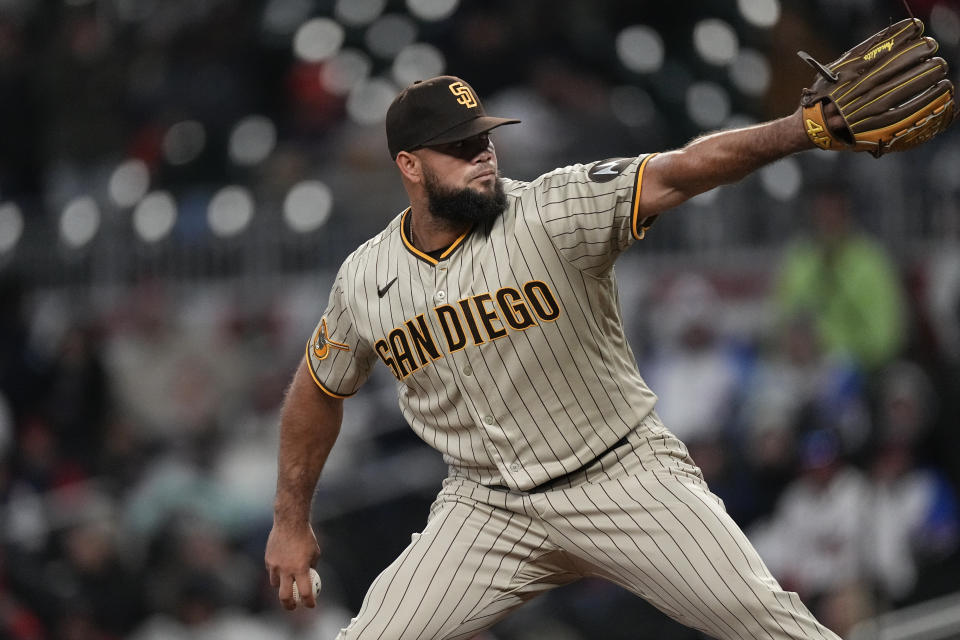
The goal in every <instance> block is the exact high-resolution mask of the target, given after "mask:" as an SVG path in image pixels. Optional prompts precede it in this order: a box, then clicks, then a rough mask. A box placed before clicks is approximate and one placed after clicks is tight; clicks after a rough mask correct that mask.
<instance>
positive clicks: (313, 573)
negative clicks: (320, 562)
mask: <svg viewBox="0 0 960 640" xmlns="http://www.w3.org/2000/svg"><path fill="white" fill-rule="evenodd" d="M310 582H312V583H313V597H314V599H316V598H318V597H319V596H320V574H319V573H317V570H316V569H314V568H313V567H310ZM293 601H294V602H296V603H297V604H300V589H299V588H298V587H297V581H296V580H294V581H293Z"/></svg>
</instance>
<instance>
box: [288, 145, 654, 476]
mask: <svg viewBox="0 0 960 640" xmlns="http://www.w3.org/2000/svg"><path fill="white" fill-rule="evenodd" d="M650 157H652V156H649V155H648V156H640V157H636V158H621V159H614V160H608V161H604V162H596V163H592V164H586V165H581V164H578V165H573V166H570V167H565V168H561V169H557V170H554V171H552V172H550V173H547V174H545V175H543V176H540V177H539V178H537V179H536V180H533V181H531V182H521V181H516V180H508V179H505V180H504V188H505V191H506V194H507V200H508V206H507V209H506V210H505V211H504V212H503V214H502V215H500V216H497V217H496V218H493V219H491V220H489V221H486V222H483V223H478V224H476V225H474V227H473V228H472V229H471V230H470V231H468V232H467V233H465V234H464V235H463V236H461V237H460V238H458V239H457V240H456V242H454V243H453V244H452V245H451V246H450V247H449V248H448V249H446V250H445V251H444V253H443V254H442V255H440V256H439V257H438V258H433V257H431V256H429V255H426V254H424V253H422V252H420V251H418V250H417V249H416V248H415V247H414V246H413V244H412V243H411V242H410V240H409V238H408V237H407V235H406V232H405V226H404V222H405V219H406V217H407V216H409V215H410V210H409V209H407V210H406V211H404V212H403V213H401V214H400V215H398V216H397V217H396V218H394V219H393V220H392V221H391V222H390V224H389V225H388V226H387V228H386V229H385V230H384V231H382V232H381V233H380V234H378V235H377V236H375V237H374V238H372V239H370V240H368V241H367V242H366V243H364V244H363V245H361V246H360V247H359V248H358V249H357V250H356V251H354V252H353V253H352V254H351V255H350V256H349V257H348V258H347V259H346V260H345V261H344V263H343V265H342V266H341V268H340V270H339V272H338V274H337V277H336V280H335V282H334V285H333V289H332V292H331V294H330V301H329V305H328V307H327V309H326V312H325V313H324V315H323V317H322V318H321V320H320V322H319V323H318V325H317V328H316V329H315V331H314V334H313V337H312V338H311V340H310V342H309V343H308V344H307V359H308V364H309V365H310V370H311V372H312V374H313V377H314V380H315V382H316V383H317V384H318V385H319V386H320V388H321V389H322V390H323V391H324V392H326V393H328V394H330V395H332V396H335V397H347V396H350V395H352V394H353V393H355V392H356V391H357V389H358V388H359V387H360V386H361V385H362V384H363V382H364V381H365V380H366V379H367V377H368V376H369V374H370V372H371V370H372V368H373V367H374V366H380V365H383V366H386V367H387V368H388V369H389V370H390V371H391V373H392V374H393V375H394V376H395V377H396V379H397V387H398V394H399V402H400V408H401V410H402V412H403V415H404V417H405V418H406V420H407V422H408V423H409V424H410V426H411V427H412V428H413V430H414V431H415V432H416V433H417V435H419V436H420V438H422V439H423V440H424V441H425V442H427V444H429V445H431V446H432V447H434V448H435V449H437V450H439V451H440V452H442V453H443V455H444V459H445V461H446V462H447V464H449V465H450V466H451V473H452V474H454V475H462V476H466V477H468V478H470V479H472V480H475V481H477V482H479V483H481V484H486V485H504V486H508V487H511V488H513V489H520V490H529V489H532V488H534V487H536V486H539V485H541V484H543V483H545V482H547V481H549V480H551V479H554V478H557V477H560V476H562V475H565V474H567V473H569V472H571V471H574V470H576V469H579V468H580V467H582V466H583V465H585V464H587V463H588V462H590V461H592V460H593V459H595V458H596V457H597V456H598V455H600V454H601V453H603V452H604V451H606V450H607V449H609V448H610V447H611V446H612V445H613V444H614V443H616V442H617V441H618V440H620V439H621V438H622V437H623V436H625V435H626V434H627V433H628V432H630V431H631V430H633V429H634V428H635V427H636V426H637V425H638V424H639V423H640V422H641V420H642V419H643V418H644V417H645V416H646V415H647V414H648V413H649V412H650V411H651V409H652V408H653V405H654V402H655V396H654V394H653V392H651V391H650V389H649V388H648V387H647V385H646V384H645V383H644V381H643V379H642V378H641V376H640V374H639V372H638V370H637V366H636V360H635V358H634V355H633V353H632V351H631V349H630V346H629V345H628V344H627V340H626V338H625V335H624V330H623V324H622V321H621V313H620V308H619V302H618V295H617V290H616V282H615V277H614V273H613V263H614V260H615V259H616V257H617V256H618V255H619V254H620V253H621V252H622V251H623V250H625V249H626V248H627V247H629V246H630V245H631V244H632V243H633V242H634V241H635V240H637V239H639V238H642V237H643V234H644V233H645V230H646V227H647V226H649V224H650V223H651V222H652V219H641V218H640V216H639V214H638V201H639V193H640V189H641V186H642V180H643V169H644V167H645V166H646V162H647V161H648V160H649V158H650ZM378 362H379V363H380V365H378V364H377V363H378Z"/></svg>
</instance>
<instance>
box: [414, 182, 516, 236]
mask: <svg viewBox="0 0 960 640" xmlns="http://www.w3.org/2000/svg"><path fill="white" fill-rule="evenodd" d="M423 186H424V189H426V192H427V201H428V203H429V207H430V213H432V214H433V215H434V216H436V217H438V218H441V219H443V220H448V221H450V222H453V223H455V224H473V223H474V222H484V221H485V220H490V219H492V218H495V217H496V216H498V215H500V214H501V213H503V212H504V211H505V210H506V208H507V194H506V193H504V191H503V181H502V180H501V179H500V178H497V182H496V184H495V186H494V189H493V194H491V195H486V194H483V193H480V192H479V191H475V190H473V189H471V188H470V187H464V188H463V189H448V188H447V187H444V186H443V185H441V184H440V181H439V180H437V179H436V177H435V176H434V175H433V174H425V175H424V181H423Z"/></svg>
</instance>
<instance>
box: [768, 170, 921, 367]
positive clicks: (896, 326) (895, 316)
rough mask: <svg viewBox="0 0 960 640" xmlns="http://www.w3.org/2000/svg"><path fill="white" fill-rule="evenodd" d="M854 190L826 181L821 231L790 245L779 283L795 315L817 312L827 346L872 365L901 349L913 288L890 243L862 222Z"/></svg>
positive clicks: (817, 219)
mask: <svg viewBox="0 0 960 640" xmlns="http://www.w3.org/2000/svg"><path fill="white" fill-rule="evenodd" d="M851 204H852V203H851V198H850V195H849V193H848V192H847V191H846V190H844V189H842V188H840V187H837V186H832V187H830V188H826V189H823V190H822V191H821V192H820V193H819V194H818V195H817V196H816V197H815V198H814V201H813V212H812V213H813V215H812V220H813V225H814V228H813V233H812V234H811V235H810V236H808V237H803V238H800V239H798V240H796V241H795V242H793V244H792V245H791V246H790V247H789V248H788V250H787V252H786V256H785V259H784V262H783V265H782V267H781V271H780V274H779V276H778V279H777V282H776V285H775V294H776V301H777V304H778V307H779V311H780V313H781V314H782V316H783V317H784V318H785V319H787V318H791V317H795V316H797V315H798V314H805V315H809V316H811V317H812V318H813V319H814V322H815V325H816V329H817V333H818V336H819V339H820V341H821V344H822V347H823V348H824V349H825V350H826V351H827V352H829V353H831V354H834V355H840V356H845V357H849V358H851V359H853V360H854V361H855V362H856V363H857V365H858V366H859V367H860V368H861V369H862V370H863V371H864V372H865V373H870V372H872V371H875V370H876V369H878V368H880V367H881V366H883V365H884V364H885V363H887V362H889V361H890V360H891V359H893V358H894V357H895V356H897V355H898V354H899V351H900V348H901V346H902V345H903V342H904V324H905V317H906V309H905V294H904V291H903V286H902V283H901V280H900V273H899V269H898V266H897V265H896V263H895V262H894V260H893V259H892V258H891V257H890V256H889V254H888V253H887V251H886V249H885V248H884V247H883V246H882V245H881V244H880V243H879V242H877V241H876V240H874V239H873V238H871V237H870V236H869V235H868V234H867V233H866V232H864V231H863V230H861V229H859V228H857V226H856V223H855V221H854V220H853V217H852V215H851Z"/></svg>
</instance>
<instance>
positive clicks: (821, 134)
mask: <svg viewBox="0 0 960 640" xmlns="http://www.w3.org/2000/svg"><path fill="white" fill-rule="evenodd" d="M803 129H804V131H806V132H807V137H808V138H810V142H812V143H813V144H815V145H816V146H818V147H820V148H821V149H825V150H828V151H830V150H832V149H833V147H834V143H835V140H834V139H833V136H832V135H830V131H829V130H828V129H827V119H826V117H824V115H823V100H820V101H818V102H816V103H814V104H812V105H811V106H809V107H804V108H803Z"/></svg>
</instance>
